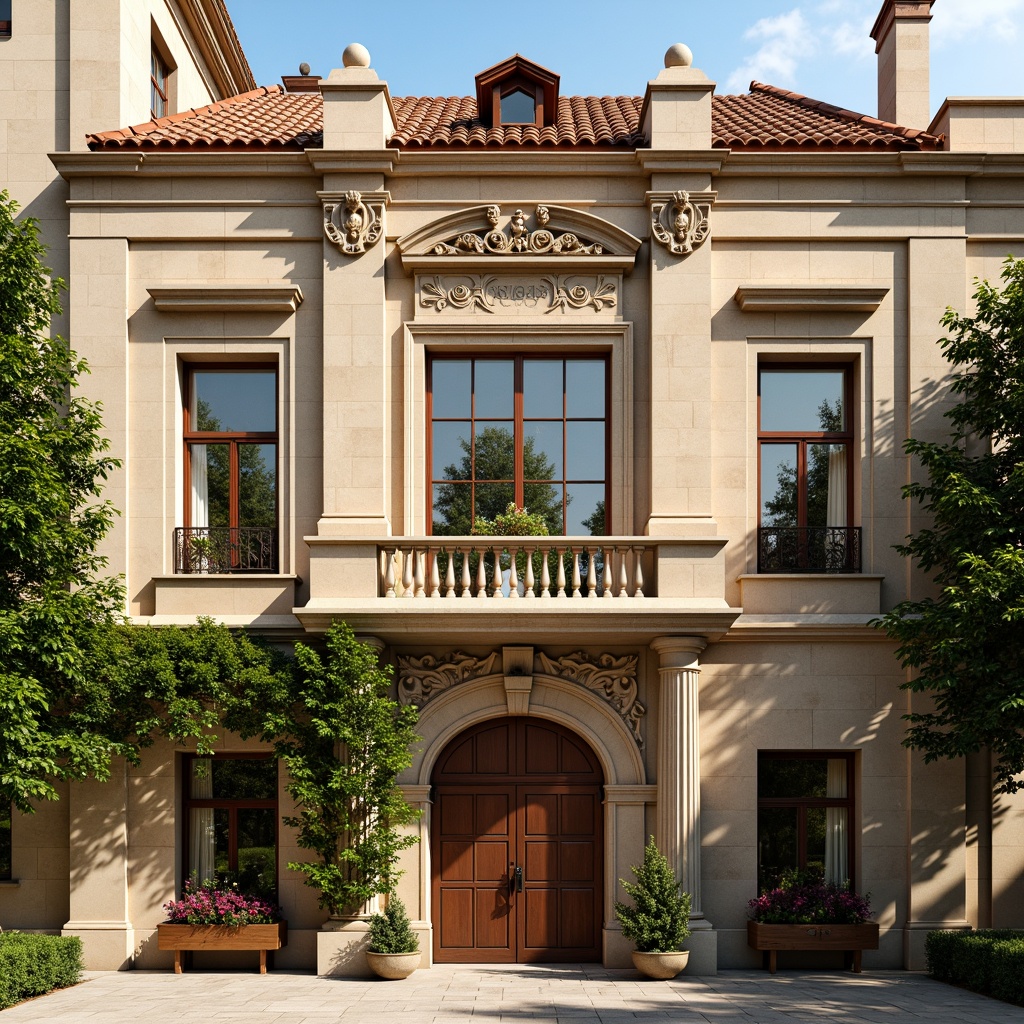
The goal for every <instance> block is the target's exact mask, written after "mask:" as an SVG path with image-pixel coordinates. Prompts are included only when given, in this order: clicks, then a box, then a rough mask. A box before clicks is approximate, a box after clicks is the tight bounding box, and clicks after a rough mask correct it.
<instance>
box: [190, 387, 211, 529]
mask: <svg viewBox="0 0 1024 1024" xmlns="http://www.w3.org/2000/svg"><path fill="white" fill-rule="evenodd" d="M197 390H198V389H197V388H196V387H195V386H194V385H193V387H192V399H191V401H190V403H189V410H188V415H189V423H190V424H191V427H192V429H193V430H195V429H196V427H197V426H198V425H199V409H198V401H199V400H198V396H197V395H196V391H197ZM189 461H190V463H191V466H192V480H191V484H192V519H191V522H192V525H193V526H197V527H207V526H209V525H210V489H209V484H208V482H207V478H206V445H205V444H194V445H192V446H191V448H190V459H189Z"/></svg>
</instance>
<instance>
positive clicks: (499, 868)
mask: <svg viewBox="0 0 1024 1024" xmlns="http://www.w3.org/2000/svg"><path fill="white" fill-rule="evenodd" d="M513 856H514V851H513V850H512V849H511V848H510V847H509V844H508V843H507V842H499V843H477V844H476V874H475V876H474V879H473V880H474V881H475V882H494V883H497V882H504V883H505V884H507V883H508V868H509V863H510V862H511V861H512V859H513Z"/></svg>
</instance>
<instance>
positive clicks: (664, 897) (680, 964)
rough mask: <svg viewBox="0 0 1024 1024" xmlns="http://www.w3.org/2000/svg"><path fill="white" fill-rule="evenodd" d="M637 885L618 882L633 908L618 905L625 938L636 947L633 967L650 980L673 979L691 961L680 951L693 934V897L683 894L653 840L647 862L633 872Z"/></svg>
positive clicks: (673, 873)
mask: <svg viewBox="0 0 1024 1024" xmlns="http://www.w3.org/2000/svg"><path fill="white" fill-rule="evenodd" d="M633 874H634V875H635V876H636V881H635V882H627V881H626V880H625V879H619V881H620V883H621V884H622V887H623V889H625V890H626V895H627V896H628V897H629V898H630V899H631V900H632V901H633V906H629V905H628V904H626V903H621V902H619V901H616V903H615V916H616V918H618V921H619V923H620V924H621V925H622V934H623V935H624V936H625V937H626V938H627V939H629V940H630V941H631V942H633V943H634V944H635V945H636V949H635V950H634V951H633V964H634V966H635V967H636V969H637V970H638V971H640V973H641V974H645V975H647V977H648V978H674V977H675V976H676V975H677V974H678V973H679V972H680V971H681V970H682V969H683V968H684V967H685V966H686V963H687V960H689V957H690V953H689V951H688V950H681V949H680V948H679V946H680V944H681V943H682V941H683V939H685V938H687V936H689V934H690V894H689V893H688V892H682V882H680V881H679V879H678V878H676V875H675V872H674V871H673V870H672V868H671V866H670V865H669V862H668V860H667V859H666V857H665V855H664V854H663V853H662V852H661V851H660V850H659V849H658V847H657V846H656V845H655V843H654V836H651V838H650V841H649V842H648V844H647V846H646V848H645V849H644V862H643V864H641V865H640V866H639V867H634V868H633Z"/></svg>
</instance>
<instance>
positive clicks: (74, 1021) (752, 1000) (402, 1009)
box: [0, 965, 1024, 1024]
mask: <svg viewBox="0 0 1024 1024" xmlns="http://www.w3.org/2000/svg"><path fill="white" fill-rule="evenodd" d="M0 1021H2V1024H19V1022H24V1021H46V1022H51V1021H52V1022H55V1024H363V1022H366V1024H508V1022H522V1024H525V1022H530V1024H534V1022H536V1024H625V1022H632V1021H650V1022H652V1024H658V1022H661V1021H679V1022H682V1024H792V1022H796V1021H800V1022H805V1024H806V1022H815V1021H829V1022H835V1024H912V1022H928V1024H947V1022H967V1024H1024V1009H1022V1008H1019V1007H1014V1006H1008V1005H1006V1004H1005V1003H999V1002H996V1001H995V1000H993V999H986V998H985V997H984V996H978V995H974V994H973V993H970V992H962V991H960V990H959V989H956V988H950V987H949V986H946V985H942V984H940V983H939V982H935V981H932V980H930V979H929V978H927V977H924V976H922V975H917V974H905V973H902V972H896V971H892V972H888V971H886V972H872V973H870V974H862V975H854V974H843V973H828V972H814V973H811V972H800V971H785V972H781V973H779V974H777V975H775V976H774V977H772V976H770V975H768V974H766V973H764V972H761V971H724V972H722V973H721V974H720V975H719V976H718V977H716V978H686V977H685V976H681V977H680V978H678V979H676V980H675V981H668V982H666V981H647V980H644V979H641V978H640V976H639V975H637V974H636V973H635V972H633V971H610V970H605V969H604V968H602V967H598V966H590V965H584V966H579V965H564V966H561V965H557V966H552V965H545V966H543V967H528V966H514V965H513V966H494V967H491V966H488V967H479V966H473V967H434V968H433V969H431V970H429V971H418V972H417V973H416V974H415V975H413V976H412V978H409V979H408V980H406V981H391V982H388V981H352V980H347V979H337V980H336V979H328V978H316V977H312V976H311V975H308V974H291V973H287V972H284V971H277V972H272V973H270V974H267V975H264V976H262V977H261V976H260V975H258V974H206V973H200V972H192V973H186V974H182V975H179V976H175V975H174V974H171V973H170V972H155V971H130V972H121V973H109V974H100V973H95V974H89V975H88V976H87V980H86V981H85V982H84V983H83V984H81V985H78V986H77V987H75V988H73V989H67V990H65V991H63V992H55V993H52V994H51V995H48V996H43V997H41V998H39V999H34V1000H31V1001H30V1002H27V1003H21V1004H20V1005H18V1006H15V1007H12V1008H11V1009H9V1010H4V1011H3V1014H2V1016H0Z"/></svg>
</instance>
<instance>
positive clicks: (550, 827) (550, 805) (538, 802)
mask: <svg viewBox="0 0 1024 1024" xmlns="http://www.w3.org/2000/svg"><path fill="white" fill-rule="evenodd" d="M524 799H525V801H526V825H525V829H526V830H525V835H526V836H529V837H532V836H553V835H557V834H558V794H557V793H536V792H532V791H530V792H527V793H526V794H525V795H524Z"/></svg>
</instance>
